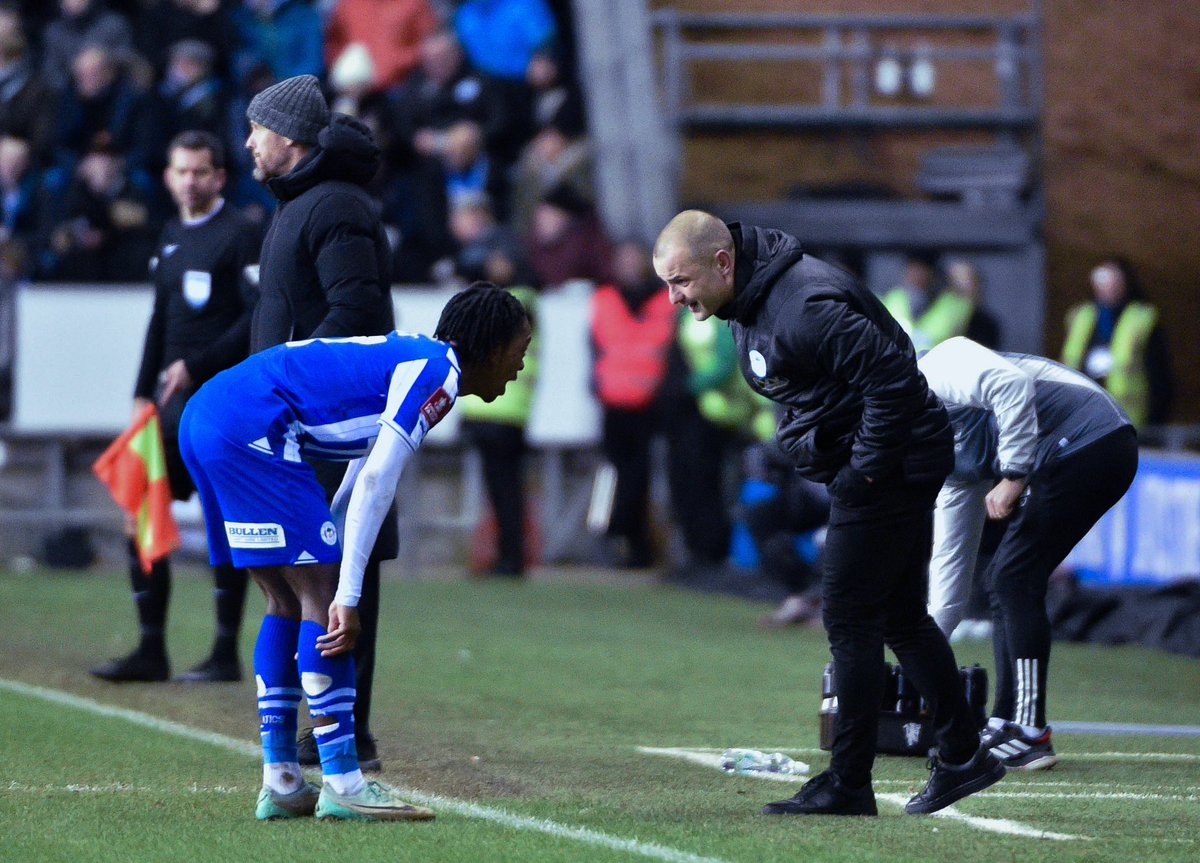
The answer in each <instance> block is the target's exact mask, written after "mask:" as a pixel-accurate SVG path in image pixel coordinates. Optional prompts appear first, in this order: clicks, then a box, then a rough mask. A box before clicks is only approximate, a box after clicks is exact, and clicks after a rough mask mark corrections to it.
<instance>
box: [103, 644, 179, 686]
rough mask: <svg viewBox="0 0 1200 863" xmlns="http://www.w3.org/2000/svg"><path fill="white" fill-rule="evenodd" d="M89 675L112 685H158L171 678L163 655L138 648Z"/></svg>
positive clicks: (168, 666) (168, 664) (165, 657)
mask: <svg viewBox="0 0 1200 863" xmlns="http://www.w3.org/2000/svg"><path fill="white" fill-rule="evenodd" d="M89 673H90V674H91V675H92V676H93V677H99V678H100V679H101V680H108V681H111V682H112V683H133V682H139V683H160V682H162V681H164V680H167V679H168V678H169V677H170V676H171V666H170V663H168V662H167V656H166V654H165V653H153V652H151V651H147V650H142V649H140V648H139V649H137V650H135V651H134V652H133V653H131V654H129V655H128V656H122V657H121V658H120V659H113V660H111V661H109V662H106V663H104V664H103V665H98V666H96V667H95V668H92V669H89Z"/></svg>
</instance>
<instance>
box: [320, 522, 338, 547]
mask: <svg viewBox="0 0 1200 863" xmlns="http://www.w3.org/2000/svg"><path fill="white" fill-rule="evenodd" d="M321 541H322V542H324V543H325V544H326V545H337V528H336V527H335V526H334V524H333V522H332V521H327V522H325V523H324V524H323V525H321Z"/></svg>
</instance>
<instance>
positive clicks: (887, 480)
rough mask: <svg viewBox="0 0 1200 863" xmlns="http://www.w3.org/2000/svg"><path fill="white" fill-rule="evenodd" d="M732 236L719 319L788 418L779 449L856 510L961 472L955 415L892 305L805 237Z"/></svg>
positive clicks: (760, 232) (739, 229)
mask: <svg viewBox="0 0 1200 863" xmlns="http://www.w3.org/2000/svg"><path fill="white" fill-rule="evenodd" d="M729 228H730V230H731V231H732V232H733V237H734V246H735V254H734V262H735V267H734V280H735V281H734V291H735V296H734V299H733V300H732V301H731V302H730V303H728V304H727V305H726V306H725V307H723V308H721V309H720V310H718V312H717V317H719V318H723V319H726V320H728V321H729V322H730V325H731V327H732V329H733V334H734V337H735V339H736V341H737V345H738V362H739V364H740V365H741V369H742V374H743V375H744V376H745V378H746V380H747V381H748V382H749V383H750V386H751V387H753V388H754V389H755V390H757V391H758V392H760V393H762V394H763V395H765V396H767V397H768V398H770V399H771V400H773V401H775V402H778V403H780V404H782V405H784V406H785V407H786V408H787V410H786V413H785V414H784V416H783V418H782V419H781V420H780V422H779V428H778V439H779V444H780V446H781V447H782V448H783V450H784V452H786V453H787V454H788V455H789V456H791V458H792V460H793V461H794V462H795V464H796V469H797V470H798V471H799V472H800V473H801V474H802V475H804V476H806V477H808V478H809V479H812V480H815V481H817V482H823V483H828V484H829V485H830V492H831V493H832V494H833V495H834V497H835V498H839V499H842V500H844V501H849V502H855V503H861V502H863V499H864V498H869V496H870V494H871V489H872V488H874V489H879V488H882V487H884V486H886V485H890V484H893V483H934V482H941V481H942V480H944V479H945V477H946V475H947V474H948V473H949V472H950V470H951V469H952V468H953V466H954V435H953V432H952V431H951V428H950V422H949V419H948V417H947V414H946V409H945V408H944V407H943V406H942V403H941V402H940V401H939V400H938V398H937V396H935V395H934V394H933V393H932V392H930V390H929V387H928V386H927V385H926V383H925V378H924V377H923V376H922V375H921V373H920V372H919V371H918V369H917V358H916V353H915V351H914V350H913V346H912V342H911V341H910V340H909V338H908V336H907V335H906V334H905V333H904V331H903V330H902V329H901V328H900V325H899V324H898V323H896V320H895V319H894V318H893V317H892V316H891V315H890V314H888V312H887V310H886V309H885V308H884V307H883V304H882V303H881V302H880V301H879V300H878V299H877V298H876V297H875V295H874V294H872V293H871V292H870V291H869V290H867V289H866V288H865V287H863V286H862V285H861V284H859V283H858V281H857V280H856V279H854V277H852V276H851V275H850V274H849V273H847V272H846V271H844V270H842V269H840V268H838V267H835V266H833V265H831V264H827V263H825V262H824V261H821V260H819V259H817V258H814V257H811V256H810V255H806V254H804V252H803V251H802V250H801V248H800V243H799V241H798V240H796V238H795V237H792V236H789V235H788V234H785V233H783V232H782V231H777V230H774V229H769V228H756V227H753V226H750V225H744V226H743V225H739V224H738V223H736V222H735V223H732V224H730V225H729ZM868 479H869V480H870V483H868V482H867V480H868Z"/></svg>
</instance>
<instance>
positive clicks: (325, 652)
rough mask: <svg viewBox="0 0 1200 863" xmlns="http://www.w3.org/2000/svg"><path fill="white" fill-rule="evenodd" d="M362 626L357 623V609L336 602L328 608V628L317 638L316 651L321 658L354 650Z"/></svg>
mask: <svg viewBox="0 0 1200 863" xmlns="http://www.w3.org/2000/svg"><path fill="white" fill-rule="evenodd" d="M360 632H362V625H361V624H360V623H359V622H358V609H357V608H352V607H350V606H346V605H338V604H337V603H336V602H335V603H333V604H332V605H330V606H329V628H328V630H327V631H326V633H325V634H324V635H320V636H317V649H318V650H320V651H321V655H322V656H341V655H342V654H343V653H347V652H349V651H351V650H353V649H354V644H355V642H357V641H358V634H359V633H360Z"/></svg>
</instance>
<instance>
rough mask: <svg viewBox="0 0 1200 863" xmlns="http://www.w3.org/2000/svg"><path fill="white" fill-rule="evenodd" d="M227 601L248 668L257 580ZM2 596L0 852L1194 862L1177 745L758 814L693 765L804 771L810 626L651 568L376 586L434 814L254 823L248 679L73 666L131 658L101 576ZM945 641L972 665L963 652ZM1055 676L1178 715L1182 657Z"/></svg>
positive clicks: (417, 788)
mask: <svg viewBox="0 0 1200 863" xmlns="http://www.w3.org/2000/svg"><path fill="white" fill-rule="evenodd" d="M178 569H179V570H180V573H179V575H178V576H177V578H176V580H175V589H174V595H173V597H172V609H171V625H170V630H169V634H168V642H169V647H170V649H171V658H172V661H173V663H174V665H175V668H176V670H177V671H178V670H183V669H184V668H186V667H188V666H190V665H191V664H192V663H194V662H196V661H198V660H199V659H201V658H202V657H203V655H204V653H205V651H206V650H207V647H208V643H209V639H210V637H211V633H212V602H211V598H210V595H209V590H210V581H209V579H208V577H207V575H206V572H205V571H203V570H201V569H200V568H198V567H195V568H188V567H179V568H178ZM252 591H253V589H252ZM248 606H249V607H248V612H247V626H246V631H245V632H244V633H243V638H242V641H243V650H242V653H243V657H244V661H245V663H246V666H247V670H249V662H250V656H251V652H252V644H253V637H254V632H255V630H256V629H257V621H258V619H259V618H260V617H261V613H262V601H261V598H260V597H259V596H257V595H256V592H255V595H252V596H251V598H250V601H249V603H248ZM0 608H3V609H4V615H3V618H4V628H3V629H4V634H5V636H6V642H7V643H6V645H5V649H4V651H3V653H2V654H0V656H2V657H3V658H2V659H0V729H2V732H3V743H2V744H0V859H3V860H12V861H18V863H24V861H37V863H41V861H71V863H78V861H118V860H119V861H163V860H186V861H189V863H204V861H221V863H229V861H239V860H256V861H276V860H279V861H284V860H295V859H324V858H326V857H336V858H338V859H342V858H344V859H347V860H362V861H369V860H389V861H409V860H411V861H418V860H419V861H432V863H439V861H476V860H504V861H508V860H520V861H534V863H540V861H579V860H586V861H593V860H594V861H610V860H612V861H616V860H667V861H678V863H700V861H728V863H735V861H738V863H741V861H745V863H749V861H773V860H780V861H783V860H788V861H794V860H811V861H817V860H820V861H831V863H850V861H875V860H878V861H887V863H905V861H913V863H916V861H922V863H925V861H933V863H939V861H945V863H962V861H974V860H978V861H989V863H991V861H1020V863H1038V861H1054V863H1072V861H1078V863H1084V861H1087V863H1106V861H1112V863H1127V861H1130V860H1138V861H1192V860H1196V859H1200V847H1198V846H1197V843H1198V837H1200V806H1198V805H1197V803H1198V802H1200V738H1197V737H1184V736H1175V737H1141V736H1128V737H1118V736H1105V737H1102V736H1084V735H1070V734H1056V736H1055V743H1056V748H1057V749H1058V752H1059V755H1060V757H1061V761H1060V764H1059V766H1058V767H1057V768H1055V769H1054V770H1052V771H1049V772H1044V773H1037V774H1030V775H1023V774H1013V775H1010V776H1009V777H1008V778H1006V779H1005V780H1004V781H1003V782H1001V783H1000V784H998V785H997V786H995V787H994V788H993V789H990V790H989V791H987V792H985V793H983V794H980V795H977V796H975V797H972V798H969V799H967V800H965V801H962V802H961V803H959V804H957V805H956V806H955V807H953V809H952V810H950V814H949V815H948V816H947V817H924V818H921V817H911V816H905V815H903V814H902V811H901V808H900V806H899V805H897V804H898V802H901V801H903V800H904V799H906V798H907V797H908V796H909V795H910V794H911V793H913V792H914V791H915V790H917V789H918V788H919V787H920V786H921V785H922V784H923V782H924V779H925V777H926V775H927V774H926V769H925V765H924V762H923V760H922V759H917V758H892V757H880V758H879V760H878V761H877V763H876V770H875V788H876V792H877V794H878V795H879V796H880V798H881V802H880V817H879V818H875V819H836V818H809V819H794V818H791V819H789V818H768V817H764V816H762V815H760V814H758V812H759V809H760V807H761V806H762V804H763V803H765V802H768V801H770V800H775V799H779V798H781V797H786V796H789V795H790V794H792V793H793V791H794V790H795V787H796V786H795V785H789V784H784V783H779V782H769V781H765V780H763V779H758V778H752V777H740V776H727V775H725V774H723V773H721V772H720V771H719V770H716V769H713V768H712V767H710V766H706V765H705V764H702V763H696V762H697V761H703V760H704V756H705V755H706V754H707V755H708V756H710V757H711V755H712V754H713V753H718V752H720V751H721V750H723V749H725V748H727V747H731V746H740V747H751V748H757V749H767V750H770V751H774V750H781V751H784V752H787V753H789V754H791V755H793V757H795V758H797V759H799V760H802V761H805V762H808V763H810V764H811V765H812V766H813V769H814V771H815V770H819V769H821V768H823V767H824V766H825V764H826V763H827V755H826V754H825V753H822V752H820V751H818V750H817V738H818V732H817V719H816V713H817V708H818V704H819V701H820V677H821V668H822V666H823V665H824V663H825V661H826V660H827V657H828V649H827V646H826V643H825V638H824V634H823V633H822V632H821V631H819V630H812V629H795V630H789V631H782V632H780V631H775V632H768V631H762V630H760V629H758V628H757V626H756V622H757V619H758V618H759V617H760V616H762V615H763V614H764V613H765V612H766V611H767V610H768V609H767V607H766V606H764V605H761V604H754V603H748V602H745V601H742V600H738V599H732V598H727V597H714V596H706V595H700V594H695V593H691V592H686V591H681V590H678V589H676V588H673V587H669V586H666V585H661V584H658V583H655V582H653V581H651V580H646V579H635V578H625V577H622V576H614V575H613V574H612V573H608V572H603V571H599V570H586V569H554V570H548V571H543V572H539V574H538V577H536V578H535V579H533V580H532V581H530V582H529V583H523V584H509V583H503V584H497V583H491V582H478V581H470V580H466V579H460V578H457V577H452V576H448V575H446V574H439V575H436V576H430V577H427V578H421V579H398V578H389V579H386V580H385V584H384V594H383V613H382V619H383V626H382V632H381V637H380V643H379V661H378V670H377V672H376V692H375V708H374V714H375V719H374V722H375V729H374V730H375V732H376V734H377V735H378V736H379V738H380V745H381V754H382V756H383V759H384V766H385V770H384V772H383V774H382V777H381V778H382V779H383V780H384V781H386V782H389V783H390V784H392V785H395V786H397V787H400V788H404V789H409V790H411V792H412V793H413V795H414V796H416V797H418V798H419V799H421V800H422V801H428V805H431V806H433V807H434V808H435V809H437V810H438V813H439V817H438V820H437V821H435V822H433V823H429V824H327V823H317V822H313V821H303V822H298V821H295V822H279V823H271V824H259V823H257V822H256V821H254V819H253V808H254V798H255V795H256V793H257V791H258V787H259V783H260V768H259V765H258V762H257V755H256V745H257V717H256V712H255V702H254V685H253V682H252V681H250V680H247V681H245V682H243V683H240V684H218V685H212V686H187V685H183V684H176V683H170V684H154V685H145V684H134V685H124V686H116V685H111V684H105V683H102V682H100V681H96V680H93V679H92V678H90V677H89V675H88V674H87V671H86V669H87V668H88V667H89V666H91V665H94V664H97V663H98V662H100V661H103V660H104V659H107V658H109V657H111V656H115V655H118V654H120V653H123V652H125V651H126V650H128V649H129V648H130V647H131V646H132V643H133V638H134V633H135V631H136V625H135V620H134V614H133V609H132V603H131V602H130V597H129V594H128V587H127V582H126V580H125V578H124V576H123V575H121V574H119V573H117V572H115V571H100V570H97V571H95V572H92V573H88V574H81V575H63V574H61V573H50V572H42V571H35V572H34V573H32V574H27V575H15V574H10V573H0ZM956 652H957V654H958V658H959V661H960V663H962V664H969V663H972V662H979V663H980V664H982V665H984V666H985V667H989V668H990V665H991V656H990V648H989V647H988V645H986V644H984V643H978V642H975V643H971V642H968V643H965V644H962V645H958V646H957V647H956ZM1050 674H1051V693H1050V705H1049V708H1050V713H1051V721H1052V722H1053V721H1055V720H1058V721H1090V722H1124V723H1157V724H1174V725H1185V724H1195V723H1200V664H1198V663H1196V662H1195V661H1193V660H1188V659H1186V658H1182V657H1176V656H1170V655H1166V654H1161V653H1155V652H1151V651H1147V650H1143V649H1140V648H1132V647H1127V648H1101V647H1095V646H1089V645H1069V644H1056V645H1055V649H1054V654H1053V657H1052V661H1051V669H1050ZM639 747H642V749H639ZM646 748H649V749H659V750H674V752H672V753H667V754H651V753H648V752H646V751H644V749H646ZM685 750H686V751H685ZM689 755H690V757H691V758H692V759H693V760H687V757H688V756H689Z"/></svg>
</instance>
